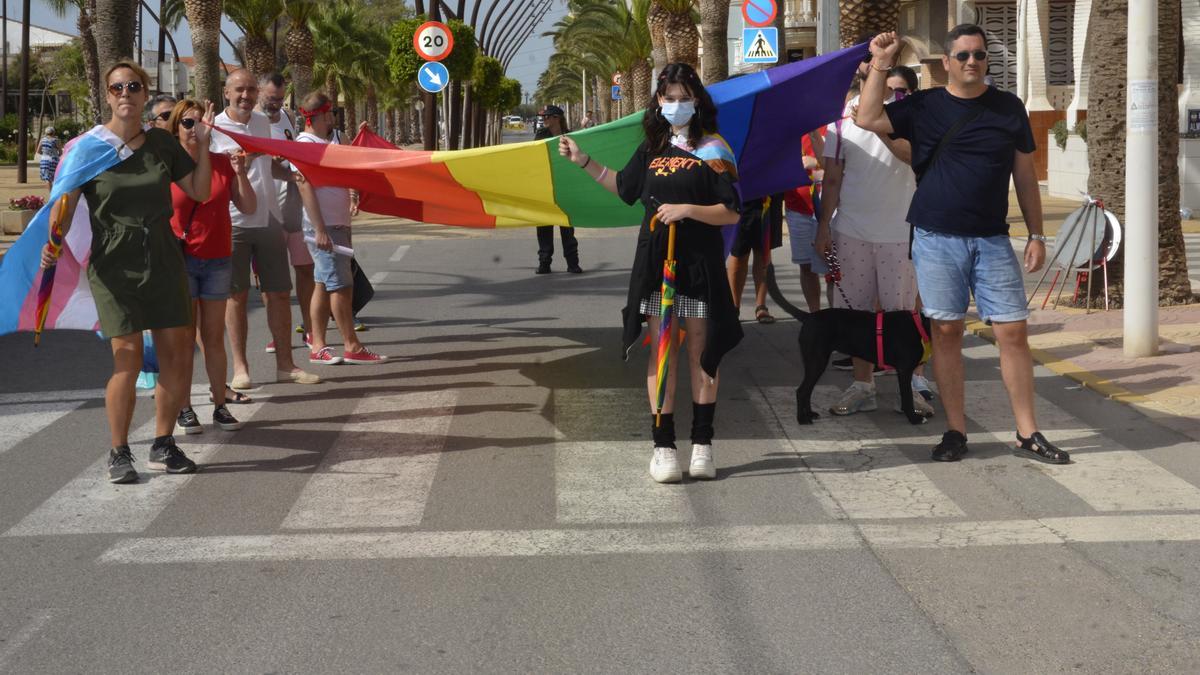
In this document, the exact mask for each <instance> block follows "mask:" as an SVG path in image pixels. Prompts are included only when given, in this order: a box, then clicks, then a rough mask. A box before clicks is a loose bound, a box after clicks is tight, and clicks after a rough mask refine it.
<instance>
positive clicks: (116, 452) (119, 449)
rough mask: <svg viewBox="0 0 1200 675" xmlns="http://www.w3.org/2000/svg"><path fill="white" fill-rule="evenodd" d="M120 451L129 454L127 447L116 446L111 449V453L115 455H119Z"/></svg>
mask: <svg viewBox="0 0 1200 675" xmlns="http://www.w3.org/2000/svg"><path fill="white" fill-rule="evenodd" d="M122 450H124V451H125V452H129V446H128V445H118V446H116V447H114V448H113V449H112V452H113V453H115V454H120V452H121V451H122Z"/></svg>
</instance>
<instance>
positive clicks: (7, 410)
mask: <svg viewBox="0 0 1200 675" xmlns="http://www.w3.org/2000/svg"><path fill="white" fill-rule="evenodd" d="M84 403H86V401H61V402H54V403H21V404H12V405H0V455H3V454H4V453H5V452H8V451H9V450H11V449H12V448H13V447H14V446H15V445H16V444H17V443H20V442H21V441H23V440H25V439H26V438H29V437H30V436H33V435H34V434H37V433H38V432H40V431H41V430H43V429H45V428H46V427H48V426H50V425H51V424H54V423H55V422H57V421H58V420H59V419H61V418H62V417H63V416H65V415H66V414H67V413H70V412H73V411H74V410H76V409H78V408H80V407H81V406H83V405H84Z"/></svg>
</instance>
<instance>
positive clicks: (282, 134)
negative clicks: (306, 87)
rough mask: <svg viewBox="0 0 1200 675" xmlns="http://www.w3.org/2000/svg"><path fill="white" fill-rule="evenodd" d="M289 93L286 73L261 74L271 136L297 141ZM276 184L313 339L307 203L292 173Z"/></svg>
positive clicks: (304, 320) (262, 106)
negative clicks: (285, 103) (305, 223)
mask: <svg viewBox="0 0 1200 675" xmlns="http://www.w3.org/2000/svg"><path fill="white" fill-rule="evenodd" d="M286 96H287V82H285V81H284V79H283V75H280V74H279V73H270V74H267V75H263V76H262V77H260V78H258V108H257V110H258V111H259V112H261V113H262V114H264V115H266V116H267V119H268V120H269V121H270V122H271V138H273V139H275V140H284V141H294V140H296V136H297V135H298V133H297V131H296V125H295V122H294V120H293V119H292V115H291V113H290V112H289V111H287V110H284V108H283V101H284V99H285V97H286ZM281 164H282V165H283V166H284V168H286V169H288V172H289V174H290V172H291V165H290V164H288V163H287V161H286V160H284V161H282V162H281ZM275 185H276V187H277V188H278V190H279V211H280V216H281V218H280V220H281V222H282V224H283V235H284V238H285V239H286V240H287V254H288V259H289V260H290V261H291V263H292V270H293V271H294V272H295V275H296V301H297V302H298V303H299V305H300V323H301V325H303V327H304V331H303V332H304V342H305V344H306V345H307V344H308V342H309V341H310V340H311V337H310V335H309V333H310V329H309V325H308V316H309V302H311V301H312V292H313V259H312V256H311V255H309V253H308V246H307V245H305V243H304V232H302V229H303V228H302V221H303V219H304V207H303V205H302V204H301V203H300V192H299V191H298V190H297V189H296V183H295V181H293V180H292V177H291V176H290V175H289V176H288V177H287V178H286V179H276V181H275ZM274 347H275V343H274V341H272V342H271V344H270V345H268V348H267V351H268V352H270V351H273V350H274Z"/></svg>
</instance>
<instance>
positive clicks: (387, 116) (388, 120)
mask: <svg viewBox="0 0 1200 675" xmlns="http://www.w3.org/2000/svg"><path fill="white" fill-rule="evenodd" d="M383 137H384V138H386V139H387V140H388V142H389V143H392V144H393V145H394V144H395V143H396V109H395V108H393V107H388V109H387V111H386V112H385V113H384V114H383Z"/></svg>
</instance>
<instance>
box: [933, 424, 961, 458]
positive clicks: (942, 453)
mask: <svg viewBox="0 0 1200 675" xmlns="http://www.w3.org/2000/svg"><path fill="white" fill-rule="evenodd" d="M965 454H967V437H966V436H964V435H962V432H960V431H955V430H954V429H951V430H950V431H947V432H946V433H944V434H942V442H941V443H938V444H937V445H935V446H933V461H935V462H957V461H958V460H960V459H962V458H963V455H965Z"/></svg>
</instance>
